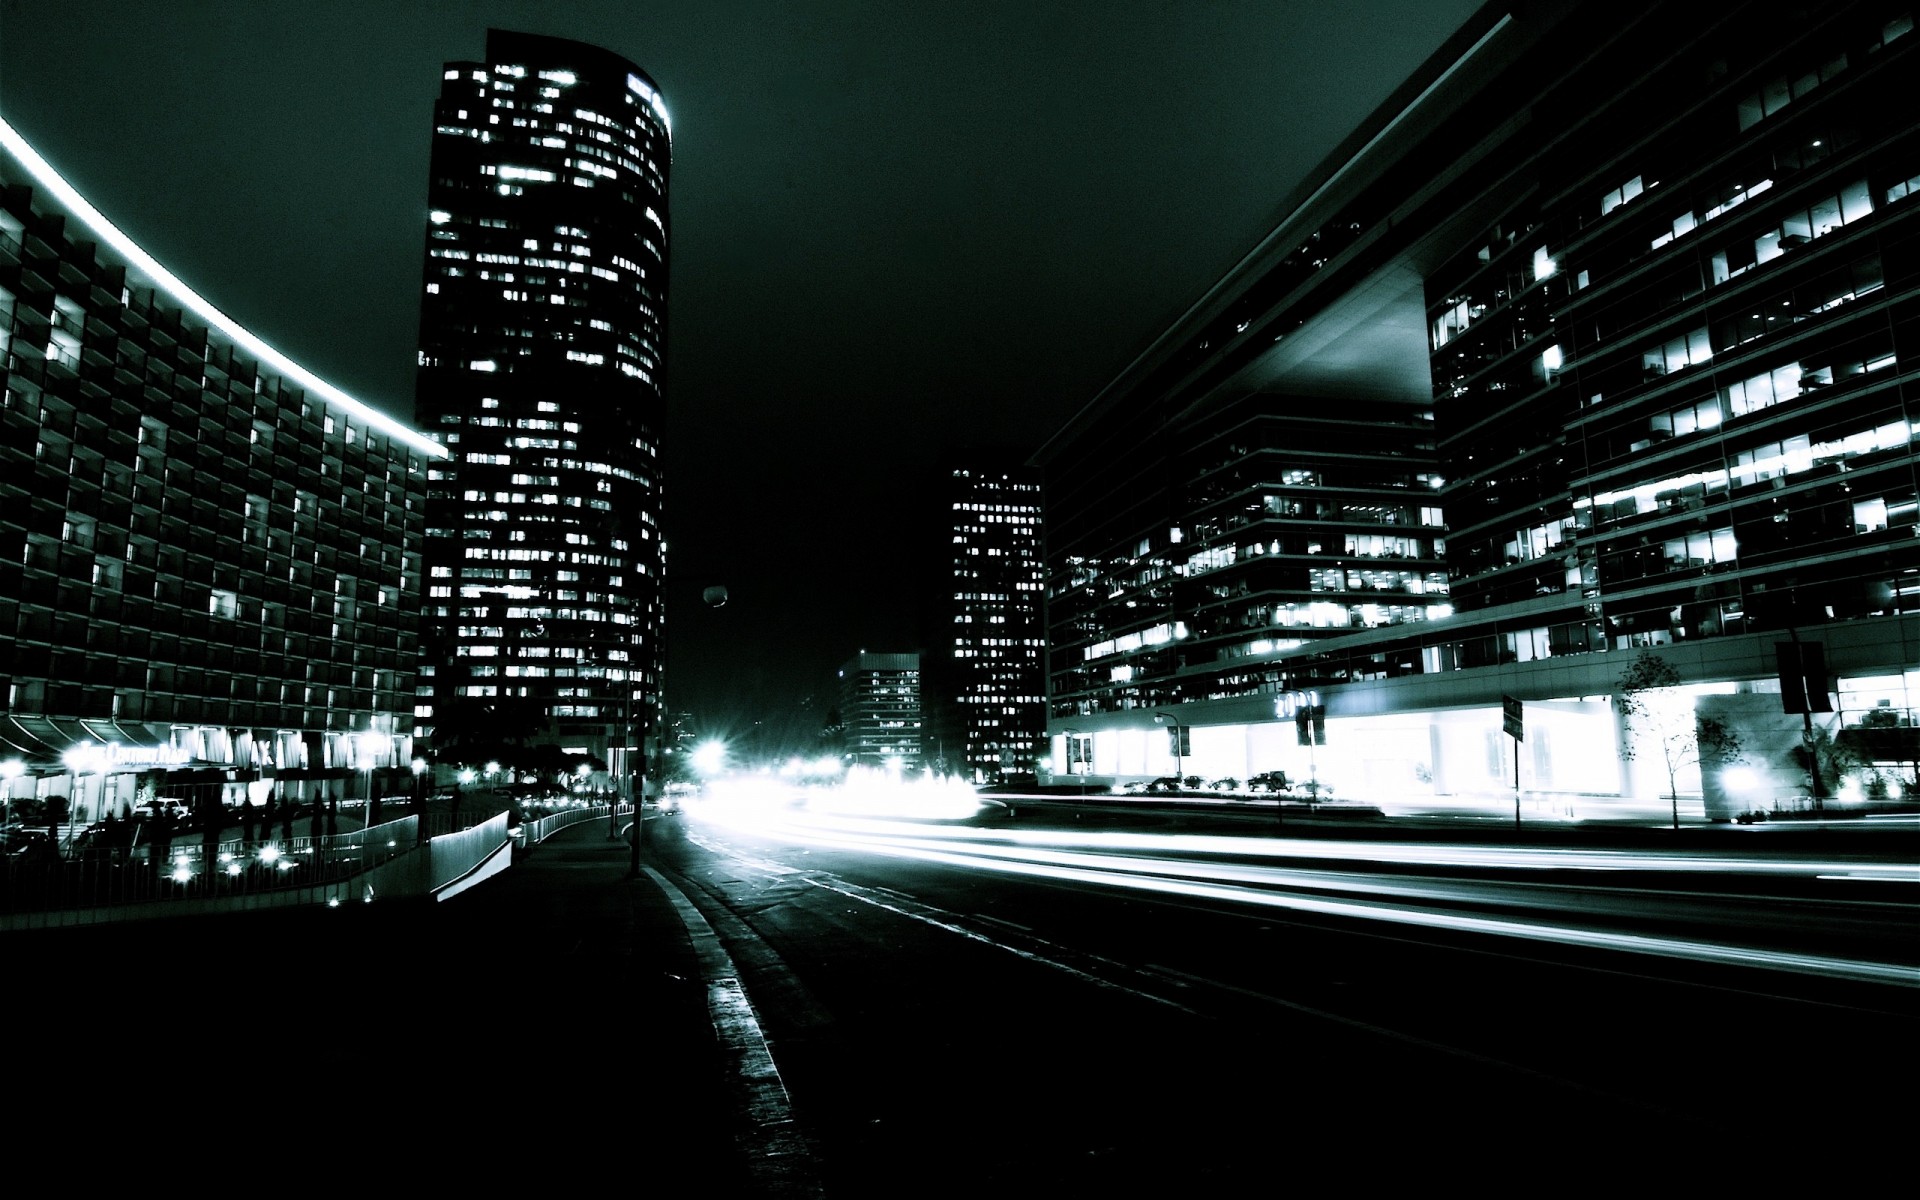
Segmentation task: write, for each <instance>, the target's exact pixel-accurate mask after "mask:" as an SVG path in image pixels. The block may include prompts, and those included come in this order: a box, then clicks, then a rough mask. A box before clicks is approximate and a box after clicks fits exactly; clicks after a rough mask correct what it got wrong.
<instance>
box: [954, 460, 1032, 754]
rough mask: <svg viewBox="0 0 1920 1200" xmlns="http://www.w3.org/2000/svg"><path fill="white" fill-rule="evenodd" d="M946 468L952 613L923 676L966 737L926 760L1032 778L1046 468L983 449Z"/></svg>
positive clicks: (956, 731)
mask: <svg viewBox="0 0 1920 1200" xmlns="http://www.w3.org/2000/svg"><path fill="white" fill-rule="evenodd" d="M944 471H945V476H946V488H945V500H946V505H945V512H944V514H943V516H944V518H945V521H944V525H945V528H944V533H945V534H946V541H947V543H948V547H947V557H946V564H945V566H946V570H945V572H944V576H945V585H946V590H945V592H944V594H943V595H944V601H945V602H944V603H943V604H942V605H941V606H940V608H941V611H942V612H944V614H945V616H946V620H945V622H944V628H943V629H941V630H940V631H939V634H938V636H939V637H940V638H941V642H940V644H938V645H937V646H936V647H934V648H933V651H932V652H933V654H934V657H935V659H936V660H937V665H936V663H928V664H927V666H928V668H929V669H928V670H927V672H926V678H925V680H924V681H923V682H924V683H925V684H926V691H927V692H928V693H929V696H930V697H931V696H933V695H935V694H937V696H938V699H939V702H940V703H939V706H938V707H939V708H940V709H941V711H943V712H947V713H951V714H952V716H951V719H950V720H949V721H948V722H945V725H946V727H947V728H949V729H951V730H953V732H952V733H947V734H944V735H943V738H953V737H956V736H957V739H958V740H957V742H954V743H953V744H941V745H930V746H929V747H928V751H929V754H928V758H929V761H938V760H945V765H946V768H947V769H948V770H949V771H951V772H953V773H955V774H960V775H964V776H965V777H966V778H968V779H970V780H972V781H973V782H975V783H997V782H1002V781H1004V780H1006V779H1008V778H1015V777H1026V776H1031V775H1032V774H1033V773H1034V768H1035V766H1036V763H1037V761H1038V758H1039V756H1040V754H1041V751H1042V749H1043V747H1044V746H1045V742H1046V683H1047V680H1046V669H1045V661H1044V651H1045V646H1046V640H1045V639H1046V628H1045V625H1044V622H1043V620H1042V616H1043V608H1044V602H1045V595H1046V593H1045V587H1046V571H1045V560H1044V556H1043V552H1042V551H1043V547H1042V524H1041V516H1042V514H1041V504H1040V476H1039V472H1038V471H1035V470H1034V469H1033V468H1031V467H1028V466H1027V465H1025V464H1024V463H1022V462H1019V461H1017V460H1015V461H1001V460H998V459H996V458H993V457H991V456H981V455H970V456H967V457H966V458H964V459H963V460H961V461H957V462H954V463H951V464H949V465H947V466H946V467H945V468H944ZM932 707H934V706H933V705H932V704H929V709H931V708H932ZM931 727H932V722H931V721H929V728H931Z"/></svg>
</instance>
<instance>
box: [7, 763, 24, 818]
mask: <svg viewBox="0 0 1920 1200" xmlns="http://www.w3.org/2000/svg"><path fill="white" fill-rule="evenodd" d="M26 769H27V764H26V763H23V762H21V761H20V760H19V759H17V758H9V759H8V760H6V761H5V762H0V825H6V824H10V823H11V822H12V821H13V781H14V780H16V779H18V778H20V776H21V775H22V774H23V773H24V772H25V771H26Z"/></svg>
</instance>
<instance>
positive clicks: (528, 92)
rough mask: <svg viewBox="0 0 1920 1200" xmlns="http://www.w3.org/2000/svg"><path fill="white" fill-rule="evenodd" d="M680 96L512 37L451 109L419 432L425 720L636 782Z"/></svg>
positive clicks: (431, 206) (428, 258)
mask: <svg viewBox="0 0 1920 1200" xmlns="http://www.w3.org/2000/svg"><path fill="white" fill-rule="evenodd" d="M671 159H672V147H671V139H670V134H669V128H668V116H667V110H666V106H665V103H664V101H663V99H662V97H661V95H660V91H659V89H658V88H657V87H656V86H655V85H654V84H653V82H652V81H651V80H650V79H649V78H648V77H647V75H646V73H645V72H643V71H642V70H641V69H640V68H639V67H637V66H635V65H634V64H633V63H631V62H628V61H627V60H626V59H624V58H621V57H619V56H618V55H615V54H612V53H610V52H608V51H606V50H602V49H599V48H597V47H594V46H587V45H582V44H580V43H577V42H571V41H565V40H562V39H558V38H549V37H542V36H538V35H533V34H524V33H513V32H508V31H503V30H497V29H496V30H492V31H490V32H489V33H488V35H487V43H486V57H485V59H484V61H477V62H456V63H449V64H448V65H447V66H446V68H445V70H444V72H443V79H442V83H441V90H440V97H439V99H438V101H436V103H435V105H434V132H433V152H432V162H431V179H430V182H429V185H428V193H427V195H428V199H427V212H426V214H425V217H426V227H425V228H426V244H425V249H424V260H425V273H424V280H423V288H424V290H423V294H422V297H421V319H420V368H419V379H418V401H417V414H418V420H419V422H420V424H421V426H422V428H423V429H424V430H426V432H427V433H428V435H429V436H431V437H432V438H433V439H434V440H435V441H437V442H439V443H441V444H443V445H444V446H445V447H446V448H447V450H448V451H449V457H448V459H447V461H446V462H445V464H444V465H436V467H435V468H434V471H433V475H432V478H431V480H430V490H429V494H428V499H427V513H428V520H427V531H426V559H427V572H428V578H427V599H426V641H427V654H426V659H425V661H424V663H423V666H422V671H421V689H420V691H421V695H420V704H419V709H418V716H419V720H420V724H421V727H422V729H423V730H426V731H431V732H432V735H433V740H434V743H435V746H436V749H437V750H438V749H444V748H450V747H452V746H454V745H457V743H458V741H459V739H460V738H461V737H462V736H463V735H472V736H476V737H480V738H483V739H484V738H485V737H486V736H489V735H490V734H495V733H501V732H504V733H506V734H507V735H508V736H525V737H527V738H528V739H529V740H531V741H533V742H549V743H553V744H556V745H559V746H561V747H562V748H563V749H565V750H567V751H572V752H580V753H586V754H590V755H593V756H595V757H599V758H603V759H605V760H607V761H608V762H609V766H610V767H611V769H612V770H614V771H615V772H616V773H617V774H618V775H620V776H623V777H624V776H626V775H627V774H628V763H629V762H630V760H629V759H628V758H627V757H626V756H627V754H628V753H629V749H628V748H630V747H633V746H637V745H638V740H637V739H638V737H639V736H640V732H639V731H642V730H644V729H646V728H648V727H649V723H650V721H651V714H652V713H653V712H654V711H655V710H656V708H657V705H658V696H659V684H660V681H659V670H660V661H661V656H660V637H661V633H662V623H663V612H662V603H661V576H662V572H663V571H664V568H665V550H664V545H663V542H662V539H661V527H660V519H661V517H660V514H661V492H662V475H661V441H662V432H663V430H662V426H663V421H664V416H665V401H664V395H665V387H666V379H665V371H666V364H665V348H666V320H667V307H666V306H667V268H668V250H667V245H668V237H667V234H668V210H667V178H668V172H669V168H670V165H671Z"/></svg>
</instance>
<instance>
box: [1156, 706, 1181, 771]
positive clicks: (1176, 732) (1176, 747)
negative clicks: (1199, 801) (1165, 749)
mask: <svg viewBox="0 0 1920 1200" xmlns="http://www.w3.org/2000/svg"><path fill="white" fill-rule="evenodd" d="M1153 720H1154V723H1155V724H1158V725H1165V726H1166V727H1167V731H1168V734H1169V735H1170V737H1171V739H1172V741H1173V787H1174V790H1175V791H1181V790H1183V789H1184V788H1185V787H1186V786H1187V772H1186V768H1185V767H1184V766H1183V765H1182V761H1183V756H1182V755H1181V753H1180V718H1179V717H1177V716H1175V715H1174V714H1173V713H1170V712H1156V713H1154V714H1153Z"/></svg>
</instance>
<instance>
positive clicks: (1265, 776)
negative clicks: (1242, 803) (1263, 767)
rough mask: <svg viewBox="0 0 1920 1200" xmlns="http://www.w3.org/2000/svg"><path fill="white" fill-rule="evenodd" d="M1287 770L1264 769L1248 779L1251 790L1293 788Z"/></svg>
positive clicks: (1272, 790) (1278, 790)
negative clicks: (1288, 779)
mask: <svg viewBox="0 0 1920 1200" xmlns="http://www.w3.org/2000/svg"><path fill="white" fill-rule="evenodd" d="M1292 786H1293V785H1292V784H1291V783H1289V782H1288V781H1287V773H1286V772H1285V771H1262V772H1260V773H1259V774H1258V775H1254V776H1250V777H1249V778H1248V779H1247V790H1248V791H1250V792H1285V791H1288V790H1289V789H1291V788H1292Z"/></svg>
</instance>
